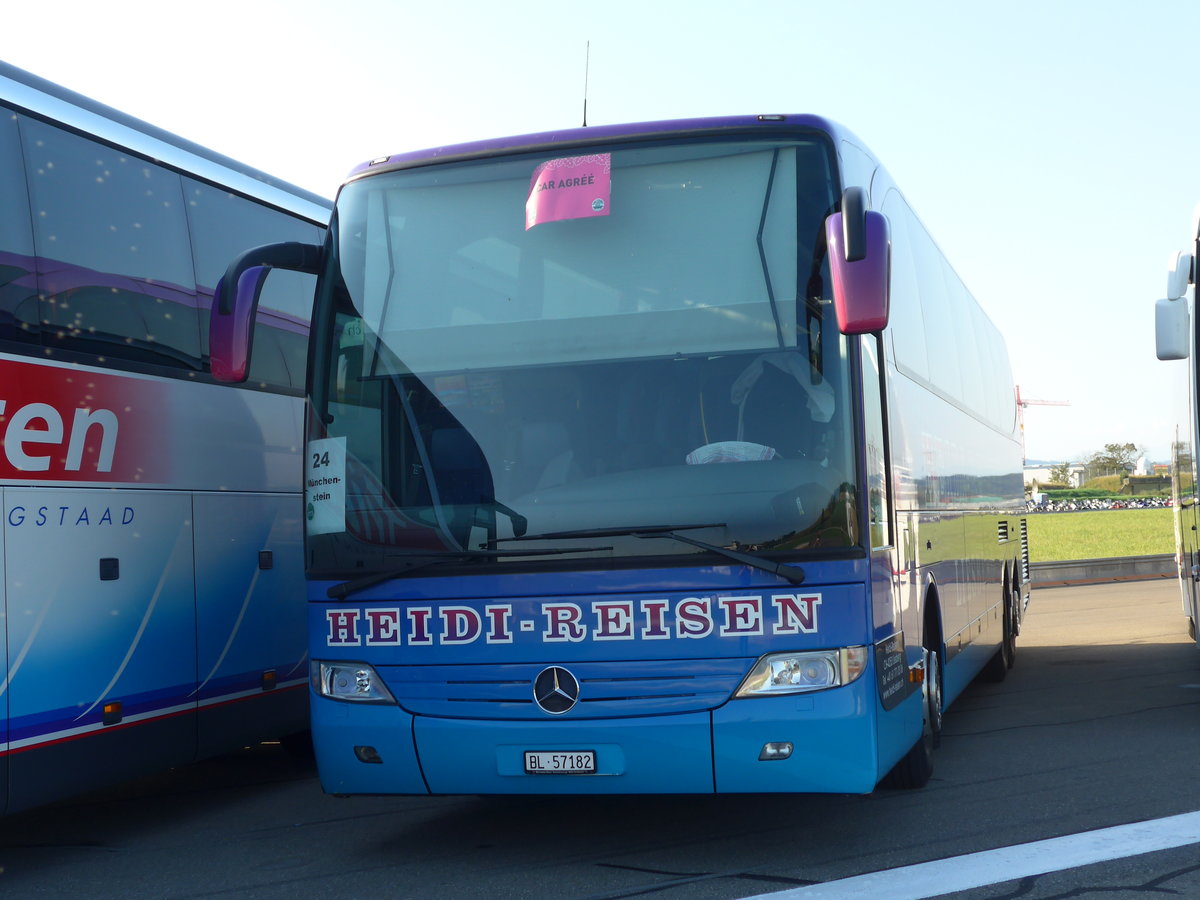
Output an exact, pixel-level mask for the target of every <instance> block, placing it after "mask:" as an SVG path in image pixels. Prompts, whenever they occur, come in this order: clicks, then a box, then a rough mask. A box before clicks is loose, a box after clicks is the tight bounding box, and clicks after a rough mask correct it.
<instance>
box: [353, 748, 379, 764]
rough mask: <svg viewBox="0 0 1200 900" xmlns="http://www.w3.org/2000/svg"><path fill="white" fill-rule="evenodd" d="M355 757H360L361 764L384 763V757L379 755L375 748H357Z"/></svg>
mask: <svg viewBox="0 0 1200 900" xmlns="http://www.w3.org/2000/svg"><path fill="white" fill-rule="evenodd" d="M354 755H355V756H357V757H358V761H359V762H365V763H382V762H383V757H381V756H380V755H379V751H378V750H376V749H375V748H374V747H355V748H354Z"/></svg>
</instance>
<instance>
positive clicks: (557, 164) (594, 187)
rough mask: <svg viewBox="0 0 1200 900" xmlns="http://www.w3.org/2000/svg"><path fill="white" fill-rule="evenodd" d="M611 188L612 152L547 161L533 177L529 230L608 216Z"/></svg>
mask: <svg viewBox="0 0 1200 900" xmlns="http://www.w3.org/2000/svg"><path fill="white" fill-rule="evenodd" d="M611 188H612V154H611V153H593V154H592V155H591V156H567V157H564V158H562V159H551V160H547V161H546V162H544V163H542V164H541V165H540V166H538V167H537V168H536V169H534V170H533V177H532V178H530V179H529V198H528V199H527V200H526V201H525V230H526V231H528V230H529V229H530V228H532V227H533V226H534V225H542V224H545V223H546V222H559V221H562V220H563V219H586V218H589V217H591V216H607V215H608V206H609V194H610V192H611Z"/></svg>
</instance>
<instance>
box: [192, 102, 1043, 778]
mask: <svg viewBox="0 0 1200 900" xmlns="http://www.w3.org/2000/svg"><path fill="white" fill-rule="evenodd" d="M271 269H285V270H286V269H291V270H295V271H301V272H309V273H314V274H318V276H319V280H318V287H317V298H316V305H315V307H314V318H313V331H312V347H311V356H310V369H309V382H308V389H309V404H310V412H309V430H308V437H307V444H306V447H307V451H306V466H307V476H306V504H307V509H306V516H307V526H306V549H305V563H306V567H307V573H308V585H309V588H308V590H309V594H308V597H309V625H310V655H311V657H312V661H311V666H312V675H311V677H312V688H311V702H312V726H313V736H314V743H315V745H316V751H317V760H318V765H319V770H320V775H321V781H322V784H323V786H324V788H325V790H327V791H329V792H332V793H337V794H354V793H376V794H377V793H397V794H425V793H432V794H452V793H472V794H522V793H530V794H533V793H580V794H582V793H646V792H677V793H684V792H686V793H711V792H771V791H789V792H794V791H805V792H808V791H836V792H869V791H871V790H873V789H874V788H875V786H876V784H877V783H879V782H880V781H885V782H886V783H888V784H893V785H897V786H912V787H915V786H920V785H923V784H924V783H925V782H926V781H927V780H928V778H929V777H930V772H931V769H932V757H931V752H932V748H933V746H934V744H935V743H936V740H937V736H938V732H939V730H940V726H941V719H942V713H943V710H944V709H945V707H946V706H947V705H948V704H949V703H950V702H951V701H952V700H953V699H954V698H955V697H956V696H958V695H959V694H960V693H961V691H962V690H963V688H964V687H965V686H966V685H967V684H968V682H969V681H970V680H971V679H972V678H974V677H975V676H976V675H979V674H981V673H982V674H983V675H984V676H985V677H989V678H993V679H999V678H1003V677H1004V675H1005V673H1006V671H1007V670H1008V668H1009V666H1011V664H1012V661H1013V654H1014V652H1015V639H1016V635H1017V632H1018V630H1019V627H1020V622H1021V617H1022V613H1023V611H1024V609H1025V607H1026V605H1027V603H1028V600H1029V576H1028V552H1027V541H1026V531H1025V521H1024V518H1023V509H1024V505H1023V502H1022V501H1023V487H1022V479H1021V448H1020V440H1019V433H1018V427H1017V415H1016V412H1017V410H1016V405H1015V396H1014V390H1013V382H1012V377H1011V374H1010V370H1009V365H1008V359H1007V354H1006V350H1005V346H1004V342H1003V340H1002V338H1001V336H1000V334H999V333H998V332H997V330H996V329H995V327H994V326H993V325H992V323H991V322H990V321H989V320H988V318H987V316H986V315H985V314H984V313H983V312H982V311H981V309H980V308H979V306H978V305H977V304H976V302H975V301H974V300H973V299H972V297H971V295H970V294H969V293H968V292H967V290H966V289H965V288H964V287H963V285H962V282H961V281H960V280H959V279H958V277H957V276H956V275H955V273H954V271H953V270H952V269H951V268H950V266H949V265H948V264H947V263H946V261H945V260H944V259H943V257H942V254H941V253H940V252H939V250H938V248H937V247H936V245H935V244H934V242H933V241H932V240H931V239H930V237H929V236H928V234H927V233H926V231H925V230H924V228H923V227H922V226H921V224H920V222H919V221H918V220H917V218H916V216H915V215H914V214H913V213H912V211H911V210H910V209H909V207H908V205H907V203H906V202H905V200H904V198H903V197H902V196H901V194H900V193H899V192H898V190H897V189H896V188H895V186H894V185H893V184H892V182H891V180H890V179H889V177H888V175H887V173H886V172H885V171H884V170H883V169H882V168H881V167H880V166H879V164H878V163H877V162H876V161H875V160H874V159H873V158H872V156H871V155H870V154H869V152H868V151H866V150H865V149H864V147H863V145H862V143H861V142H860V141H858V140H857V139H856V138H855V137H854V136H853V135H852V134H850V133H849V132H848V131H846V130H844V129H843V128H841V127H839V126H837V125H835V124H833V123H832V122H829V121H827V120H825V119H821V118H817V117H812V116H792V115H788V116H784V115H778V116H757V117H743V118H720V119H699V120H689V121H675V122H654V123H646V124H635V125H622V126H606V127H592V128H586V129H578V130H573V131H562V132H555V133H552V134H539V135H530V136H523V137H514V138H507V139H502V140H495V141H488V142H482V143H475V144H468V145H464V146H456V147H443V148H439V149H436V150H431V151H427V152H422V153H408V154H403V155H397V156H392V157H385V158H382V159H377V160H373V161H372V162H370V163H369V164H366V165H364V166H362V167H360V168H358V169H357V170H355V171H354V172H353V173H352V175H351V177H350V178H349V180H348V181H347V183H346V184H345V185H344V186H343V187H342V189H341V191H340V193H339V196H338V199H337V202H336V204H335V215H334V219H333V222H332V225H331V230H330V235H329V240H328V242H327V243H326V245H324V246H323V247H318V246H314V245H308V246H304V245H299V244H279V245H274V246H266V247H260V248H254V249H253V250H251V251H248V252H247V253H245V254H243V255H242V256H241V257H239V258H237V259H236V260H234V261H233V262H232V264H231V265H230V267H229V269H228V270H227V272H226V275H225V277H224V279H223V287H222V288H219V289H218V298H219V299H218V302H217V305H216V307H215V309H214V325H213V328H214V335H215V334H216V333H217V332H218V331H219V332H220V333H221V334H222V335H224V336H225V337H224V338H223V339H222V342H221V344H220V346H218V345H217V343H216V342H215V338H214V347H213V356H214V362H213V368H214V372H216V371H218V368H219V369H220V373H221V377H223V378H228V379H230V380H232V381H236V380H238V379H240V378H241V377H243V375H244V372H245V369H246V366H247V364H248V362H247V359H248V357H247V350H248V348H247V345H246V342H245V341H244V340H239V339H238V338H237V335H238V334H239V333H240V331H241V330H243V329H242V326H241V323H242V322H244V321H246V320H247V318H248V316H250V315H251V314H252V312H253V308H254V298H255V296H256V293H257V291H258V290H259V289H260V287H261V285H262V283H263V276H265V275H266V273H267V272H268V271H269V270H271Z"/></svg>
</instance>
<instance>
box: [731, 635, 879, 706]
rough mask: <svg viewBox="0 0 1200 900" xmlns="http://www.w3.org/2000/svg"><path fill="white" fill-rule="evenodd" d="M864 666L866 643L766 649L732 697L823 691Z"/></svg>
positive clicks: (853, 676) (849, 679)
mask: <svg viewBox="0 0 1200 900" xmlns="http://www.w3.org/2000/svg"><path fill="white" fill-rule="evenodd" d="M866 668H867V648H866V647H840V648H838V649H836V650H815V651H808V652H804V653H769V654H767V655H766V656H764V657H762V658H761V659H759V661H758V662H756V663H755V664H754V668H753V669H751V670H750V674H749V675H747V676H746V677H745V678H743V679H742V683H741V686H740V687H738V689H737V692H736V693H735V694H734V697H735V698H739V697H765V696H770V695H772V694H800V693H804V692H806V691H823V690H827V689H829V688H834V687H840V686H842V685H844V684H849V683H850V682H852V681H854V680H855V679H857V678H858V677H859V676H860V675H862V673H863V671H864V670H865V669H866Z"/></svg>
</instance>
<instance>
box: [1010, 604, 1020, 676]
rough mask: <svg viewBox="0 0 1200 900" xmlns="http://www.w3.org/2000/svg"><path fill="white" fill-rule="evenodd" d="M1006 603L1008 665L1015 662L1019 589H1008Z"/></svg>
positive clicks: (1018, 628)
mask: <svg viewBox="0 0 1200 900" xmlns="http://www.w3.org/2000/svg"><path fill="white" fill-rule="evenodd" d="M1008 596H1009V603H1008V667H1009V668H1010V669H1011V668H1012V667H1013V666H1014V665H1016V662H1017V635H1018V634H1020V633H1021V589H1020V588H1019V587H1015V588H1013V589H1012V590H1011V591H1009V594H1008Z"/></svg>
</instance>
